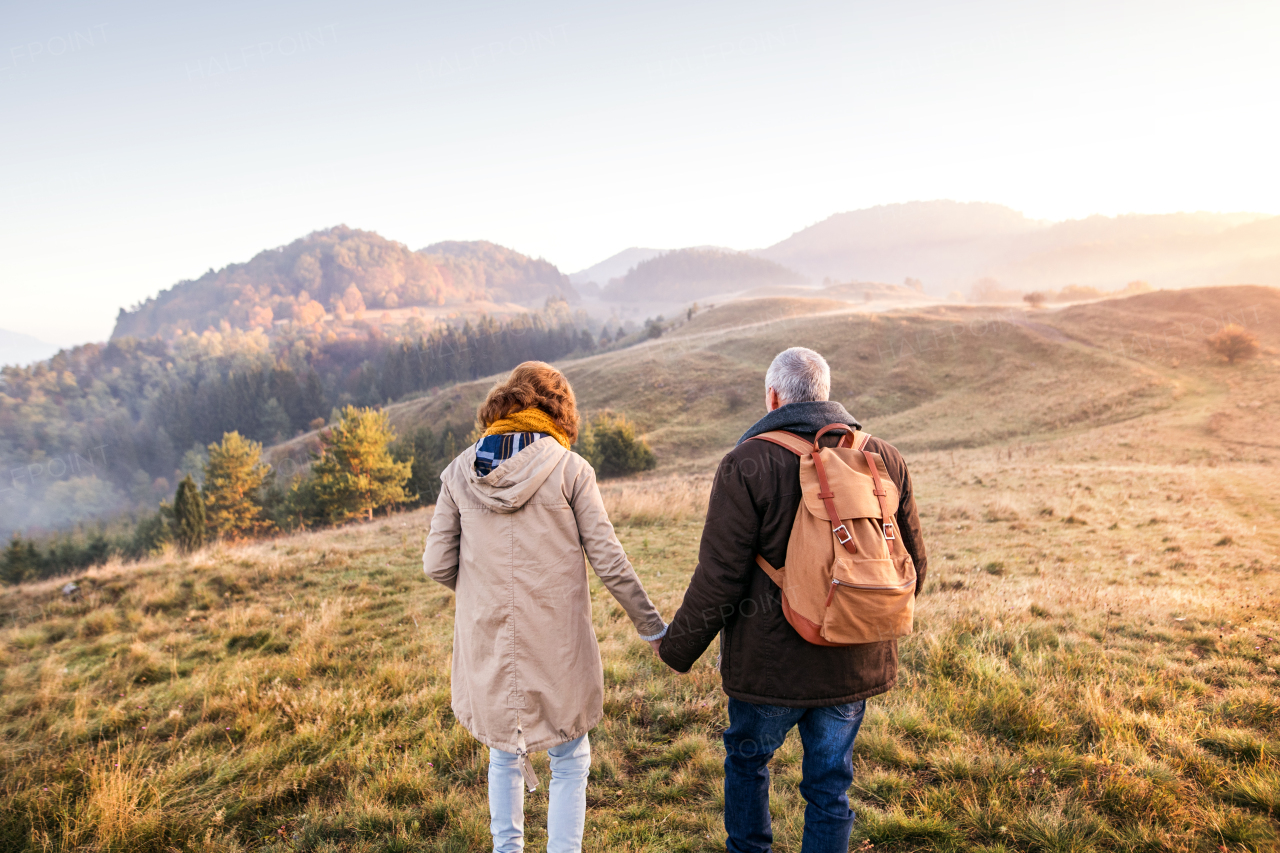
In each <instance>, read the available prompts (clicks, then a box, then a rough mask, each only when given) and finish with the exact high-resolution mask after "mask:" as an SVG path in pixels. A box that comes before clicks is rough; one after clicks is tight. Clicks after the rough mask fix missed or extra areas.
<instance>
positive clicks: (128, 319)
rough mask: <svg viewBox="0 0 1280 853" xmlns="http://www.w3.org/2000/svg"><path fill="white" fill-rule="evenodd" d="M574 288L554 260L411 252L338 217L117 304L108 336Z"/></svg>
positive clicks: (246, 325) (528, 297)
mask: <svg viewBox="0 0 1280 853" xmlns="http://www.w3.org/2000/svg"><path fill="white" fill-rule="evenodd" d="M574 295H575V294H574V292H573V288H572V287H571V286H570V285H569V280H568V277H567V276H565V275H563V274H562V273H561V272H560V271H559V270H558V269H556V268H555V266H553V265H552V264H550V263H548V262H546V261H543V260H534V259H532V258H527V257H525V256H524V255H521V254H520V253H518V252H513V251H511V250H510V249H505V248H503V247H501V246H496V245H494V244H493V243H486V242H474V243H438V244H436V245H434V246H429V247H427V248H426V249H424V250H422V251H421V252H413V251H410V250H409V248H408V247H407V246H405V245H404V244H402V243H397V242H395V241H392V240H387V239H385V238H383V237H381V236H379V235H377V234H375V233H373V232H371V231H360V230H358V229H355V228H348V227H347V226H345V225H339V226H336V227H334V228H330V229H328V230H326V231H316V232H313V233H311V234H308V235H307V236H306V237H303V238H300V239H298V240H294V241H293V242H292V243H290V244H289V245H287V246H280V247H279V248H275V249H267V250H266V251H263V252H259V253H258V254H257V255H255V256H254V257H253V258H252V259H251V260H249V261H247V262H245V263H241V264H231V265H230V266H227V267H224V268H222V269H220V270H216V271H215V270H209V272H207V273H205V274H204V275H202V276H201V277H200V278H198V279H195V280H194V281H182V282H179V283H178V284H176V285H174V286H173V287H171V288H169V289H168V290H163V291H161V292H160V293H159V294H157V295H156V296H154V297H152V298H150V299H147V300H146V301H145V302H143V303H141V304H139V305H135V306H134V307H133V308H131V309H129V310H124V309H121V311H120V314H119V316H118V317H117V318H116V327H115V331H114V332H113V333H112V339H119V338H125V337H135V338H146V337H151V336H152V335H164V336H166V337H171V336H173V335H175V334H178V333H180V332H196V333H200V332H203V331H205V330H206V329H218V328H220V327H221V325H222V324H223V323H224V322H225V323H227V324H228V325H229V326H230V327H231V328H233V329H268V330H270V329H280V328H284V327H293V328H309V327H313V326H315V325H316V324H318V323H321V322H323V321H324V320H325V319H326V318H329V319H332V318H335V317H336V318H338V319H339V320H345V319H347V318H348V317H360V316H361V315H362V313H363V312H364V311H373V310H382V311H385V310H394V309H397V308H407V307H411V306H438V305H448V304H454V303H458V304H461V303H465V302H467V301H468V300H476V299H492V300H497V301H511V302H521V303H527V304H533V303H541V302H542V301H543V300H545V299H546V298H547V297H548V296H551V297H557V298H569V297H573V296H574Z"/></svg>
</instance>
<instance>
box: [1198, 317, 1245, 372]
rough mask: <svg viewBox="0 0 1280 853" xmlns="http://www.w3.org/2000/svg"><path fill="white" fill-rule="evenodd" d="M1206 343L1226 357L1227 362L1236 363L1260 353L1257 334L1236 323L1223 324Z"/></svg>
mask: <svg viewBox="0 0 1280 853" xmlns="http://www.w3.org/2000/svg"><path fill="white" fill-rule="evenodd" d="M1205 343H1206V344H1208V345H1209V349H1211V350H1213V351H1214V352H1215V353H1217V354H1218V355H1220V356H1222V357H1223V358H1225V359H1226V360H1227V364H1235V363H1236V362H1237V361H1244V360H1246V359H1250V358H1253V357H1254V356H1255V355H1257V354H1258V338H1257V336H1255V335H1254V334H1253V333H1252V332H1250V331H1248V330H1247V329H1245V328H1244V327H1243V326H1240V325H1237V324H1236V323H1229V324H1228V325H1226V326H1223V327H1222V328H1221V329H1219V330H1218V331H1217V332H1216V333H1214V334H1212V335H1210V336H1209V337H1208V338H1207V339H1206V340H1205Z"/></svg>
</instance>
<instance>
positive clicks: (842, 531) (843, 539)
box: [831, 521, 853, 545]
mask: <svg viewBox="0 0 1280 853" xmlns="http://www.w3.org/2000/svg"><path fill="white" fill-rule="evenodd" d="M831 532H832V533H834V534H835V535H836V541H837V542H839V543H840V544H841V545H848V544H849V543H850V542H852V541H853V537H852V536H850V535H849V528H847V527H845V526H844V522H843V521H842V522H840V526H839V527H833V528H831Z"/></svg>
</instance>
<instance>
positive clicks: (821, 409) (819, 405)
mask: <svg viewBox="0 0 1280 853" xmlns="http://www.w3.org/2000/svg"><path fill="white" fill-rule="evenodd" d="M827 424H847V425H849V426H851V427H853V428H854V429H862V424H860V423H858V422H857V421H856V420H855V419H854V417H853V415H851V414H849V412H848V410H847V409H845V407H844V406H842V405H841V404H839V403H835V402H832V401H830V400H823V401H821V402H812V403H787V404H786V405H785V406H779V407H778V408H776V409H774V410H773V411H772V412H770V413H769V414H767V415H765V416H764V417H763V418H761V419H760V420H758V421H756V423H755V426H753V427H751V429H749V430H747V431H746V432H744V433H743V434H742V438H740V439H738V444H742V442H744V441H746V440H747V439H748V438H751V437H752V436H756V435H760V434H761V433H764V432H771V431H773V430H775V429H782V430H786V431H787V432H796V433H800V434H801V435H813V434H814V433H815V432H817V431H818V430H820V429H822V428H823V427H824V426H826V425H827Z"/></svg>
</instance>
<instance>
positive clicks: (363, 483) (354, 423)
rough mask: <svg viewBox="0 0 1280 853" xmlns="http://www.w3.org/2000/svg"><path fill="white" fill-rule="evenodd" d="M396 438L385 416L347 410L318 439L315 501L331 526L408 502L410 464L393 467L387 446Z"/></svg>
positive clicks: (357, 410)
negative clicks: (340, 418)
mask: <svg viewBox="0 0 1280 853" xmlns="http://www.w3.org/2000/svg"><path fill="white" fill-rule="evenodd" d="M394 440H395V433H394V432H393V431H392V429H391V425H390V423H389V421H388V420H387V416H386V414H385V413H383V412H377V411H374V410H373V409H357V408H356V407H355V406H347V407H346V408H345V409H343V410H342V420H341V421H340V422H339V423H338V424H337V425H336V426H334V427H333V428H331V429H328V430H325V431H324V432H322V433H320V441H321V444H322V445H323V446H322V448H321V451H320V455H319V456H318V457H316V461H315V464H313V465H312V466H311V472H312V476H313V477H314V479H315V492H316V497H317V500H318V501H319V504H320V507H321V509H322V511H323V512H324V514H325V515H326V516H328V518H329V520H330V521H331V522H333V523H335V524H336V523H339V522H343V521H347V520H349V519H352V518H357V517H361V516H363V517H365V518H370V519H371V518H373V511H374V510H375V509H378V508H380V507H384V506H389V505H391V504H396V503H403V502H404V501H407V500H409V495H408V494H407V493H406V492H405V490H404V486H405V483H406V482H408V480H409V476H410V474H411V469H412V463H411V462H409V461H405V462H397V461H395V459H394V458H392V456H391V453H390V451H389V450H388V445H389V444H390V443H391V442H392V441H394Z"/></svg>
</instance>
